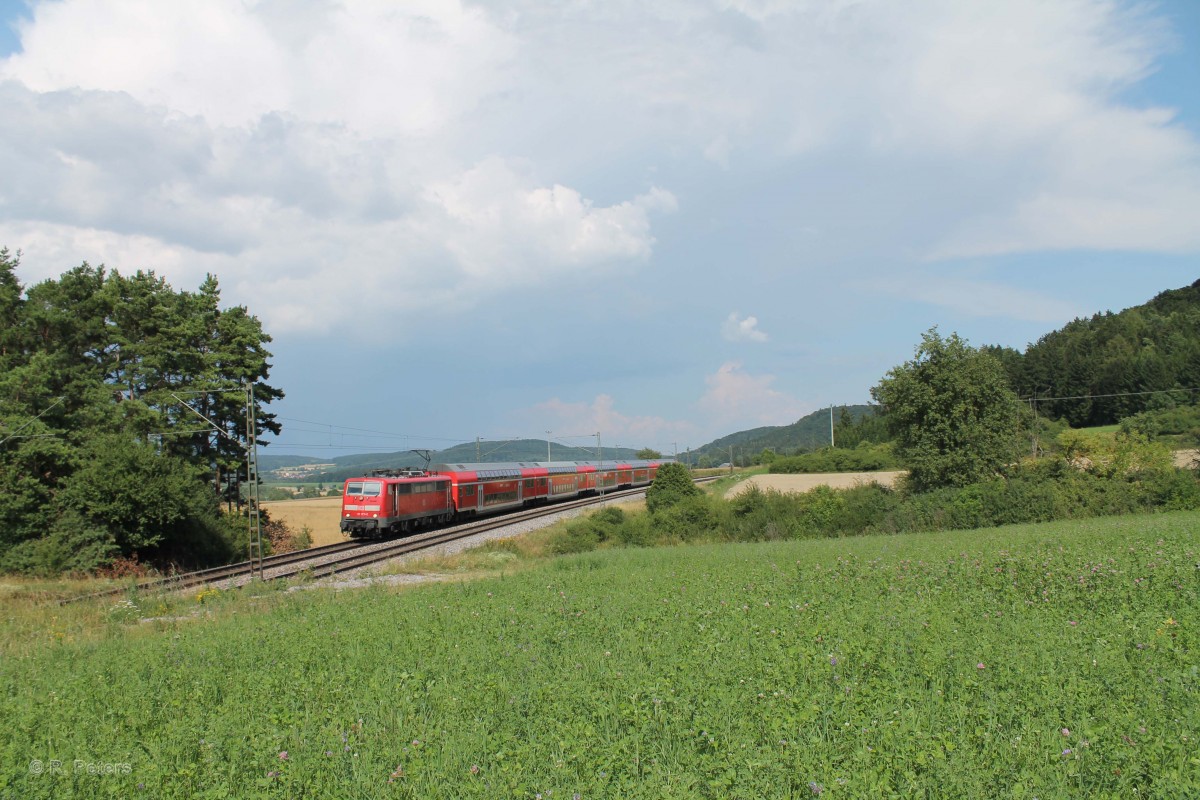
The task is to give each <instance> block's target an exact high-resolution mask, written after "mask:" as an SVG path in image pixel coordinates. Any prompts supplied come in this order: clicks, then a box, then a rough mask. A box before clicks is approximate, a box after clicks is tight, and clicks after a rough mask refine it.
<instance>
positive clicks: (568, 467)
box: [430, 459, 673, 478]
mask: <svg viewBox="0 0 1200 800" xmlns="http://www.w3.org/2000/svg"><path fill="white" fill-rule="evenodd" d="M672 460H673V459H661V460H658V459H656V460H653V461H647V460H639V459H634V460H631V461H623V460H620V459H613V460H609V459H605V460H603V461H509V462H494V461H492V462H482V463H477V464H472V463H460V464H435V465H434V466H432V467H430V470H431V471H432V472H434V473H440V474H444V475H458V476H461V477H463V478H465V477H466V476H467V475H471V476H473V477H474V478H535V477H542V476H545V475H574V474H575V473H578V472H597V471H601V470H609V469H645V468H647V467H652V466H658V465H660V464H665V463H668V462H670V461H672Z"/></svg>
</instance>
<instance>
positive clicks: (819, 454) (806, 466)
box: [771, 445, 898, 474]
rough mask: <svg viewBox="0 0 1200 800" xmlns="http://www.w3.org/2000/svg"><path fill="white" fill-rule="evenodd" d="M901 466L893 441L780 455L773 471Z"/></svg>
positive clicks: (830, 470)
mask: <svg viewBox="0 0 1200 800" xmlns="http://www.w3.org/2000/svg"><path fill="white" fill-rule="evenodd" d="M897 466H898V462H897V460H896V457H895V455H893V453H892V449H891V446H890V445H875V446H865V447H864V446H860V447H856V448H854V449H853V450H845V449H840V448H832V447H827V448H825V449H823V450H818V451H816V452H814V453H805V454H803V455H799V456H790V457H788V458H779V459H776V460H775V462H774V463H772V464H771V472H776V473H785V474H786V473H814V472H874V471H877V470H881V469H894V468H896V467H897Z"/></svg>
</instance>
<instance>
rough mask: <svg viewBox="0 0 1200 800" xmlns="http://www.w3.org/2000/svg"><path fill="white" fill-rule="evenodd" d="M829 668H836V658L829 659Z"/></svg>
mask: <svg viewBox="0 0 1200 800" xmlns="http://www.w3.org/2000/svg"><path fill="white" fill-rule="evenodd" d="M829 666H831V667H836V666H837V656H830V657H829Z"/></svg>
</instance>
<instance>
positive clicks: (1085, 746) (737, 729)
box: [0, 512, 1200, 800]
mask: <svg viewBox="0 0 1200 800" xmlns="http://www.w3.org/2000/svg"><path fill="white" fill-rule="evenodd" d="M1198 528H1200V513H1195V512H1188V513H1173V514H1163V515H1153V516H1137V517H1121V518H1110V519H1101V520H1088V521H1084V522H1073V523H1055V524H1047V525H1037V526H1020V527H1010V528H1002V529H994V530H984V531H969V532H955V533H945V534H936V535H934V534H927V535H926V534H923V535H908V536H895V537H864V538H854V539H835V540H817V541H805V542H789V543H770V544H761V545H726V546H703V547H701V546H697V547H676V548H668V549H659V550H614V551H606V552H602V553H590V554H586V555H582V556H575V557H566V558H560V559H556V560H553V561H549V562H547V563H546V564H544V565H541V566H537V567H534V568H531V569H524V570H522V571H519V572H516V573H514V574H508V575H502V576H497V577H493V578H487V579H482V580H477V581H471V582H465V583H454V584H442V585H433V586H425V587H422V588H417V589H410V590H403V591H400V590H390V589H384V588H373V589H368V590H362V591H354V592H343V593H332V592H325V591H305V592H296V593H285V592H279V591H269V590H261V589H260V590H259V593H258V594H252V593H245V594H243V593H240V592H231V593H223V594H221V595H208V596H206V597H204V598H203V600H204V602H203V603H200V602H198V601H197V598H196V597H195V596H192V597H189V598H184V599H177V600H171V601H165V602H164V601H160V600H157V599H148V598H147V599H143V598H133V599H131V600H124V601H120V602H116V603H114V602H110V603H107V604H106V606H105V608H104V609H102V610H101V611H97V610H96V609H94V608H93V609H91V610H90V611H89V610H86V609H84V610H61V609H56V608H51V607H46V606H35V605H32V604H29V603H27V602H16V601H10V602H9V606H11V610H10V613H9V614H8V615H7V616H8V619H7V622H6V623H5V626H4V628H3V630H4V632H5V642H4V650H3V660H2V662H0V686H2V687H3V691H2V693H0V715H2V717H3V719H4V723H5V724H4V725H3V726H0V753H2V754H3V759H2V762H0V764H2V766H0V795H2V796H4V797H10V796H11V797H22V798H43V797H45V798H51V797H53V798H62V797H93V796H99V797H104V796H115V797H135V798H136V797H154V798H157V797H179V798H184V797H188V798H191V797H201V798H217V797H238V798H245V797H279V798H285V797H286V798H291V797H329V798H344V797H413V798H435V797H444V798H458V797H478V798H507V797H528V798H534V797H537V796H539V795H540V796H541V797H543V798H547V800H552V799H554V798H563V799H564V800H569V799H570V798H574V797H579V798H598V797H612V798H618V797H620V798H626V797H645V798H660V797H712V798H751V797H753V798H764V797H769V798H776V797H813V796H818V795H819V796H821V797H826V798H828V797H833V798H837V797H855V798H878V797H899V798H912V797H929V798H935V797H936V798H967V797H971V798H975V797H1005V798H1008V797H1012V798H1032V797H1038V798H1042V799H1043V800H1045V799H1046V798H1067V797H1118V796H1119V797H1130V796H1136V797H1161V798H1167V797H1170V798H1179V797H1197V796H1200V758H1198V752H1200V751H1198V750H1197V747H1196V739H1197V737H1198V736H1200V696H1198V691H1200V659H1198V658H1197V649H1196V648H1197V644H1198V639H1197V630H1198V626H1200V601H1198V597H1197V589H1198V588H1200V572H1198V570H1197V560H1198V554H1197V543H1196V531H1197V529H1198ZM155 604H160V605H159V606H158V607H157V609H151V608H149V606H151V605H155ZM164 612H166V613H167V616H168V617H170V618H168V619H160V620H158V621H155V622H139V621H138V620H139V618H141V617H145V616H150V615H152V614H162V613H164ZM64 614H65V615H66V616H63V615H64ZM89 615H90V616H89ZM52 616H53V617H54V619H53V621H51V617H52Z"/></svg>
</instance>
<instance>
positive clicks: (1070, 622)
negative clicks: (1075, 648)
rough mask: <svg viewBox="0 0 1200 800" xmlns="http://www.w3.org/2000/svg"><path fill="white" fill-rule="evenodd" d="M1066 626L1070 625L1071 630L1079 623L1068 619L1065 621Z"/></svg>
mask: <svg viewBox="0 0 1200 800" xmlns="http://www.w3.org/2000/svg"><path fill="white" fill-rule="evenodd" d="M1067 624H1068V625H1070V626H1071V627H1072V628H1074V627H1075V626H1076V625H1078V624H1079V623H1078V622H1076V621H1075V620H1073V619H1069V620H1067Z"/></svg>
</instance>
